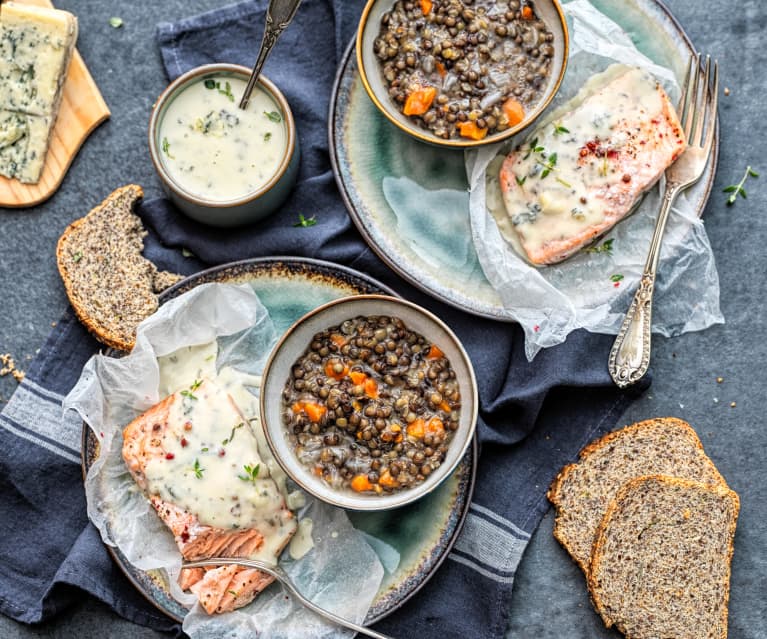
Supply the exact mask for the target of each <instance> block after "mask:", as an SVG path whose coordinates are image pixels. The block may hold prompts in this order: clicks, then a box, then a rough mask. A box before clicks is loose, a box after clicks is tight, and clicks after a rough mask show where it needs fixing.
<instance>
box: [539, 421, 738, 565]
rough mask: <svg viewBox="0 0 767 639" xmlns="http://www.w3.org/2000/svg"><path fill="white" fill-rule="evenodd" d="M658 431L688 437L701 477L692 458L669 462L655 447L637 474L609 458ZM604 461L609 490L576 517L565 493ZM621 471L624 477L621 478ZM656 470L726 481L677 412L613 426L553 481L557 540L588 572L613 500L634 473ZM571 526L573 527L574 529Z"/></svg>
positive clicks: (713, 481)
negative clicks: (658, 457) (596, 539)
mask: <svg viewBox="0 0 767 639" xmlns="http://www.w3.org/2000/svg"><path fill="white" fill-rule="evenodd" d="M655 431H658V432H660V431H665V432H667V433H668V434H673V435H674V437H676V438H680V441H681V440H682V439H684V440H685V441H686V442H687V444H688V445H689V447H690V450H691V452H692V455H691V456H690V460H692V459H693V456H694V457H695V461H694V463H695V464H696V469H695V470H697V471H700V474H701V475H702V476H690V475H691V474H692V475H697V474H698V473H697V472H694V469H693V468H692V465H693V461H690V464H689V466H685V464H684V462H683V460H674V463H671V462H670V461H669V460H666V461H665V462H661V461H658V460H656V458H655V457H654V456H653V452H654V451H653V450H647V451H646V460H644V459H642V463H641V464H638V465H639V466H640V468H641V471H640V472H637V473H635V474H634V475H625V468H622V467H623V466H624V464H621V463H620V460H611V459H609V457H608V455H609V454H610V453H611V451H612V450H613V449H615V448H618V447H620V445H621V444H625V443H627V442H629V441H630V440H631V439H634V438H636V437H637V436H639V437H643V436H648V437H652V435H653V433H654V432H655ZM611 446H612V448H611ZM642 454H644V453H642ZM594 460H596V461H594ZM600 461H601V462H603V463H604V464H607V466H608V467H607V468H605V467H604V466H602V467H601V468H598V469H595V470H597V471H598V472H599V473H600V474H601V475H603V477H602V479H601V483H602V484H604V482H605V481H610V480H612V482H611V483H612V484H613V485H611V486H610V487H609V488H607V489H606V490H602V487H601V486H600V487H599V488H600V490H601V491H602V492H603V494H602V495H600V496H599V500H598V503H597V504H591V505H590V508H591V510H589V511H588V512H587V513H586V514H587V515H588V519H587V520H586V521H583V516H582V514H581V516H578V514H577V513H573V512H572V507H568V504H567V503H565V501H566V497H567V496H568V495H567V490H568V488H570V485H571V484H575V483H576V481H577V480H578V478H579V474H581V473H585V472H587V470H588V468H589V466H590V465H591V464H592V463H594V464H596V463H599V462H600ZM610 473H614V474H615V475H617V477H616V476H604V475H610ZM622 473H623V476H622V477H621V474H622ZM653 473H664V474H667V475H681V476H683V477H688V478H690V479H698V480H702V481H704V483H711V484H720V485H722V486H726V485H727V484H726V482H725V480H724V478H723V477H722V476H721V475H720V474H719V471H718V470H717V469H716V467H715V466H714V464H713V462H711V460H710V459H709V458H708V457H707V456H706V454H705V452H704V450H703V444H701V442H700V439H699V438H698V435H697V434H696V433H695V431H694V430H693V428H692V427H691V426H690V425H689V424H688V423H687V422H685V421H682V420H681V419H676V418H674V417H661V418H655V419H648V420H645V421H642V422H638V423H636V424H632V425H631V426H626V427H625V428H622V429H619V430H616V431H613V432H612V433H608V434H607V435H605V436H603V437H601V438H600V439H597V440H595V441H593V442H591V443H590V444H588V445H587V446H585V447H584V448H583V450H582V451H581V452H580V454H579V461H578V462H575V463H573V464H569V465H568V466H565V467H564V468H563V469H562V471H560V473H559V474H558V475H557V477H556V478H555V479H554V481H553V482H552V484H551V487H550V488H549V491H548V493H547V496H548V498H549V501H551V503H552V504H554V506H555V507H556V510H557V516H556V520H555V524H554V536H555V537H556V539H557V540H558V541H559V543H560V544H562V546H563V547H564V548H565V550H567V552H568V553H569V554H570V556H571V557H572V558H573V560H574V561H575V562H576V563H577V564H578V565H579V566H580V567H581V569H582V570H583V572H584V573H585V575H586V576H587V577H588V574H589V569H590V568H589V563H590V557H591V552H590V551H591V545H592V542H593V539H594V537H595V535H596V531H597V528H598V526H599V522H600V521H601V519H602V516H603V514H604V512H605V510H606V509H607V506H608V504H609V503H610V501H611V499H612V498H613V497H614V496H615V494H616V493H617V491H618V489H619V488H620V487H621V485H623V483H624V482H625V481H627V480H629V479H633V477H635V476H636V475H648V474H653ZM587 498H591V495H587ZM580 501H581V500H579V502H580ZM583 501H585V500H583ZM579 505H580V504H579ZM570 506H571V504H570ZM573 529H575V532H574V530H573Z"/></svg>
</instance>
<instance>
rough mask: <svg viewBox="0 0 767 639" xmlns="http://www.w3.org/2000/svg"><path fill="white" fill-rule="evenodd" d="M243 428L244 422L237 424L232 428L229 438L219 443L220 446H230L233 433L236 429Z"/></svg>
mask: <svg viewBox="0 0 767 639" xmlns="http://www.w3.org/2000/svg"><path fill="white" fill-rule="evenodd" d="M243 426H245V424H244V422H240V423H239V424H237V426H235V427H234V428H232V432H231V433H230V435H229V437H227V438H226V439H225V440H223V441H222V442H221V444H222V445H223V446H226V445H227V444H231V443H232V440H233V439H234V433H235V432H236V431H237V429H238V428H242V427H243Z"/></svg>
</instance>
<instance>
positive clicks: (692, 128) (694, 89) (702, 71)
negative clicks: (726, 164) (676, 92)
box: [679, 53, 719, 148]
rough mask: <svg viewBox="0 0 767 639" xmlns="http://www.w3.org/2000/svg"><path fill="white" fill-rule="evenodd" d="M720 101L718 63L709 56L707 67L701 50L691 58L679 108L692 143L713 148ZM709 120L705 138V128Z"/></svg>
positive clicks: (688, 139) (685, 130) (680, 116)
mask: <svg viewBox="0 0 767 639" xmlns="http://www.w3.org/2000/svg"><path fill="white" fill-rule="evenodd" d="M718 104H719V64H718V63H717V61H716V60H713V61H712V60H711V56H710V55H707V56H706V59H705V67H704V68H702V65H701V55H700V54H699V53H697V54H695V55H693V56H692V57H691V58H690V62H689V63H688V65H687V76H686V81H685V87H684V94H683V96H682V101H681V105H680V107H679V118H680V120H681V121H682V126H683V127H684V135H685V138H686V140H687V143H688V144H689V145H690V146H700V147H702V148H711V145H712V143H713V140H714V130H715V129H716V112H717V108H718ZM706 122H708V125H707V126H706V131H705V140H704V138H703V129H704V126H705V124H706Z"/></svg>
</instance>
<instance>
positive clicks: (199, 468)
mask: <svg viewBox="0 0 767 639" xmlns="http://www.w3.org/2000/svg"><path fill="white" fill-rule="evenodd" d="M193 470H194V476H195V477H197V479H202V474H203V473H204V472H205V469H204V468H203V467H202V466H200V460H199V459H195V460H194V468H193Z"/></svg>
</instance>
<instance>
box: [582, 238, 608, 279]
mask: <svg viewBox="0 0 767 639" xmlns="http://www.w3.org/2000/svg"><path fill="white" fill-rule="evenodd" d="M614 241H615V240H614V238H610V239H609V240H605V241H604V242H602V243H601V244H600V245H599V246H590V247H589V248H587V249H585V251H586V253H607V254H608V255H612V253H613V242H614ZM613 281H615V280H613Z"/></svg>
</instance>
